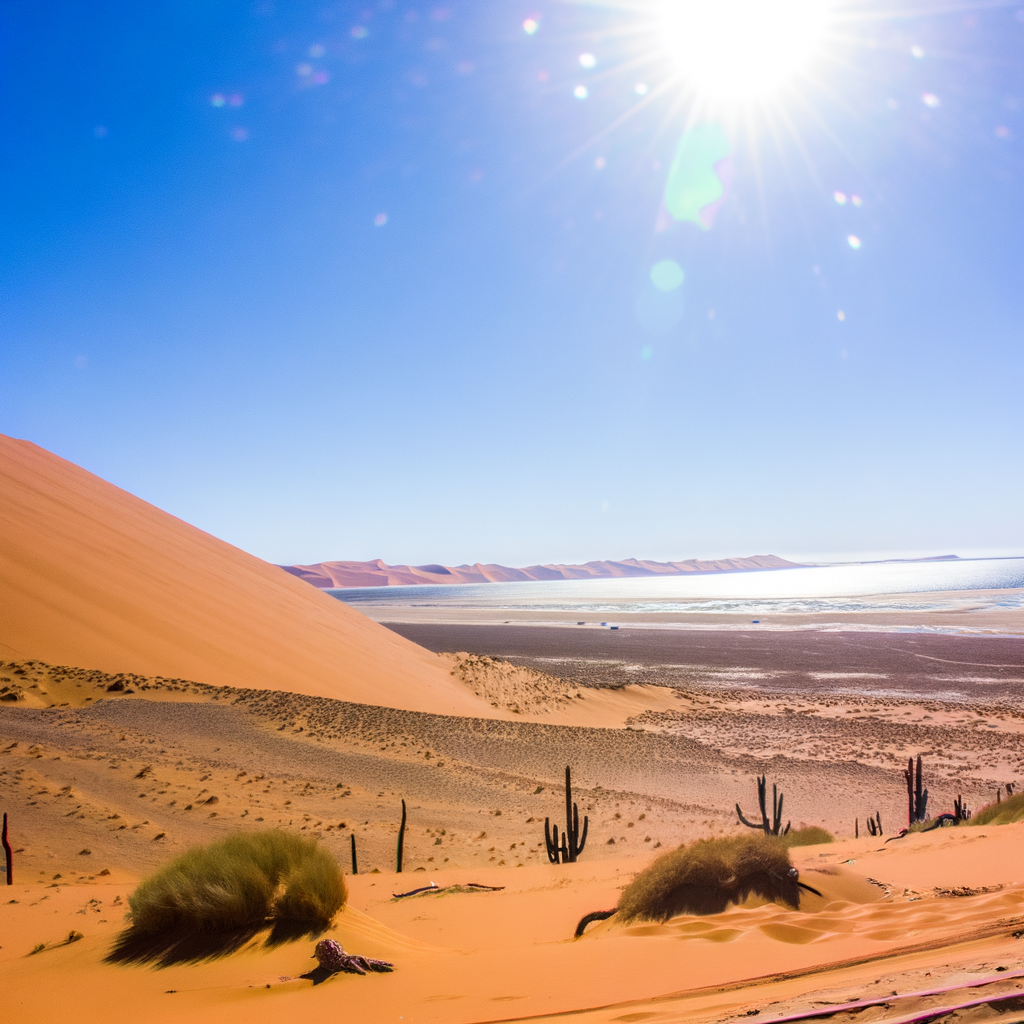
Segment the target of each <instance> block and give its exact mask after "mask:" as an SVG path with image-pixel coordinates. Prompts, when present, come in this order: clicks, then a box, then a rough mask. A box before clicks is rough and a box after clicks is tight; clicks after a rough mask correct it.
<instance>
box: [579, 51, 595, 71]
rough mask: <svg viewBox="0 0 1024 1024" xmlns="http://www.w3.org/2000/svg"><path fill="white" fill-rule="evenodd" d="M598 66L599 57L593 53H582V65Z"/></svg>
mask: <svg viewBox="0 0 1024 1024" xmlns="http://www.w3.org/2000/svg"><path fill="white" fill-rule="evenodd" d="M596 66H597V58H596V57H595V56H594V55H593V54H592V53H581V54H580V67H581V68H592V67H596Z"/></svg>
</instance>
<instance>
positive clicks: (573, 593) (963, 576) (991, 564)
mask: <svg viewBox="0 0 1024 1024" xmlns="http://www.w3.org/2000/svg"><path fill="white" fill-rule="evenodd" d="M1017 588H1024V558H991V559H964V560H960V561H948V562H893V563H874V564H866V565H823V566H806V567H799V568H794V569H762V570H754V571H749V572H729V573H692V574H687V575H679V576H658V577H629V578H625V579H597V580H544V581H527V582H521V583H471V584H459V585H451V586H404V587H361V588H352V589H338V590H331V591H329V593H331V594H332V595H334V596H335V597H337V598H339V599H340V600H343V601H345V602H346V603H347V604H354V605H360V604H372V605H377V606H388V605H390V606H394V607H416V608H452V609H455V608H489V609H507V610H509V611H512V610H516V611H524V610H525V611H538V612H539V611H579V612H580V613H581V614H583V613H588V614H591V615H592V614H596V613H601V614H614V613H616V612H673V611H679V612H704V613H721V614H747V613H751V614H756V613H762V614H767V613H769V612H776V613H790V614H794V613H798V614H799V613H804V614H808V613H811V614H820V613H829V612H851V611H854V612H855V611H868V610H870V611H875V612H886V611H889V612H893V611H910V612H913V611H918V610H925V609H927V610H930V611H937V610H943V609H946V608H949V609H955V608H965V607H968V606H984V607H989V608H1007V609H1014V608H1024V593H1019V594H1014V593H1003V594H991V595H980V594H974V595H972V594H971V593H970V592H971V591H979V590H1001V591H1006V590H1013V589H1017ZM937 591H943V592H947V593H946V594H945V595H943V596H942V597H936V596H935V592H937ZM950 591H954V592H959V593H953V594H950V593H948V592H950ZM886 595H899V600H889V601H886V600H884V598H885V596H886ZM913 595H921V597H920V598H915V597H914V596H913ZM925 595H930V596H927V597H926V596H925ZM866 598H872V600H870V601H868V600H864V599H866ZM879 598H882V600H879Z"/></svg>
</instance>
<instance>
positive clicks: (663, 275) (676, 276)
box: [651, 260, 686, 292]
mask: <svg viewBox="0 0 1024 1024" xmlns="http://www.w3.org/2000/svg"><path fill="white" fill-rule="evenodd" d="M685 277H686V275H685V274H684V273H683V268H682V267H681V266H679V264H678V263H676V261H675V260H659V261H658V262H657V263H655V264H654V266H653V267H651V284H653V285H654V287H655V288H657V289H658V291H662V292H674V291H675V290H676V289H677V288H679V287H680V286H681V285H682V283H683V281H684V279H685Z"/></svg>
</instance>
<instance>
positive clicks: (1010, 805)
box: [967, 793, 1024, 825]
mask: <svg viewBox="0 0 1024 1024" xmlns="http://www.w3.org/2000/svg"><path fill="white" fill-rule="evenodd" d="M1022 819H1024V793H1015V794H1014V795H1013V796H1009V797H1007V798H1006V799H1005V800H1003V801H1001V802H1000V803H994V804H985V806H984V807H982V809H981V810H980V811H976V812H975V813H974V814H973V815H972V816H971V819H970V821H968V822H967V824H968V825H1009V824H1010V822H1012V821H1021V820H1022Z"/></svg>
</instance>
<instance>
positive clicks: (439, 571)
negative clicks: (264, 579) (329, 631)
mask: <svg viewBox="0 0 1024 1024" xmlns="http://www.w3.org/2000/svg"><path fill="white" fill-rule="evenodd" d="M281 568H282V569H284V571H285V572H289V573H291V574H292V575H293V576H298V577H299V579H303V580H305V581H306V582H307V583H312V584H313V586H314V587H319V588H320V589H321V590H330V589H331V588H333V587H403V586H410V585H418V584H431V585H436V584H445V583H450V584H458V583H512V582H522V581H524V580H596V579H622V578H624V577H628V576H682V575H687V574H689V573H719V572H750V571H751V570H755V569H793V568H797V563H796V562H788V561H786V559H785V558H779V556H778V555H750V556H748V557H746V558H719V559H714V560H711V561H703V560H701V559H699V558H689V559H687V560H686V561H685V562H653V561H651V560H650V559H646V558H626V559H623V560H622V561H619V562H614V561H599V562H585V563H584V564H582V565H560V564H552V565H528V566H526V567H525V568H522V569H514V568H511V567H510V566H507V565H484V564H483V563H481V562H477V563H476V564H475V565H387V564H386V563H385V562H383V561H381V559H379V558H377V559H374V560H373V561H372V562H316V563H314V564H312V565H282V566H281Z"/></svg>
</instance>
